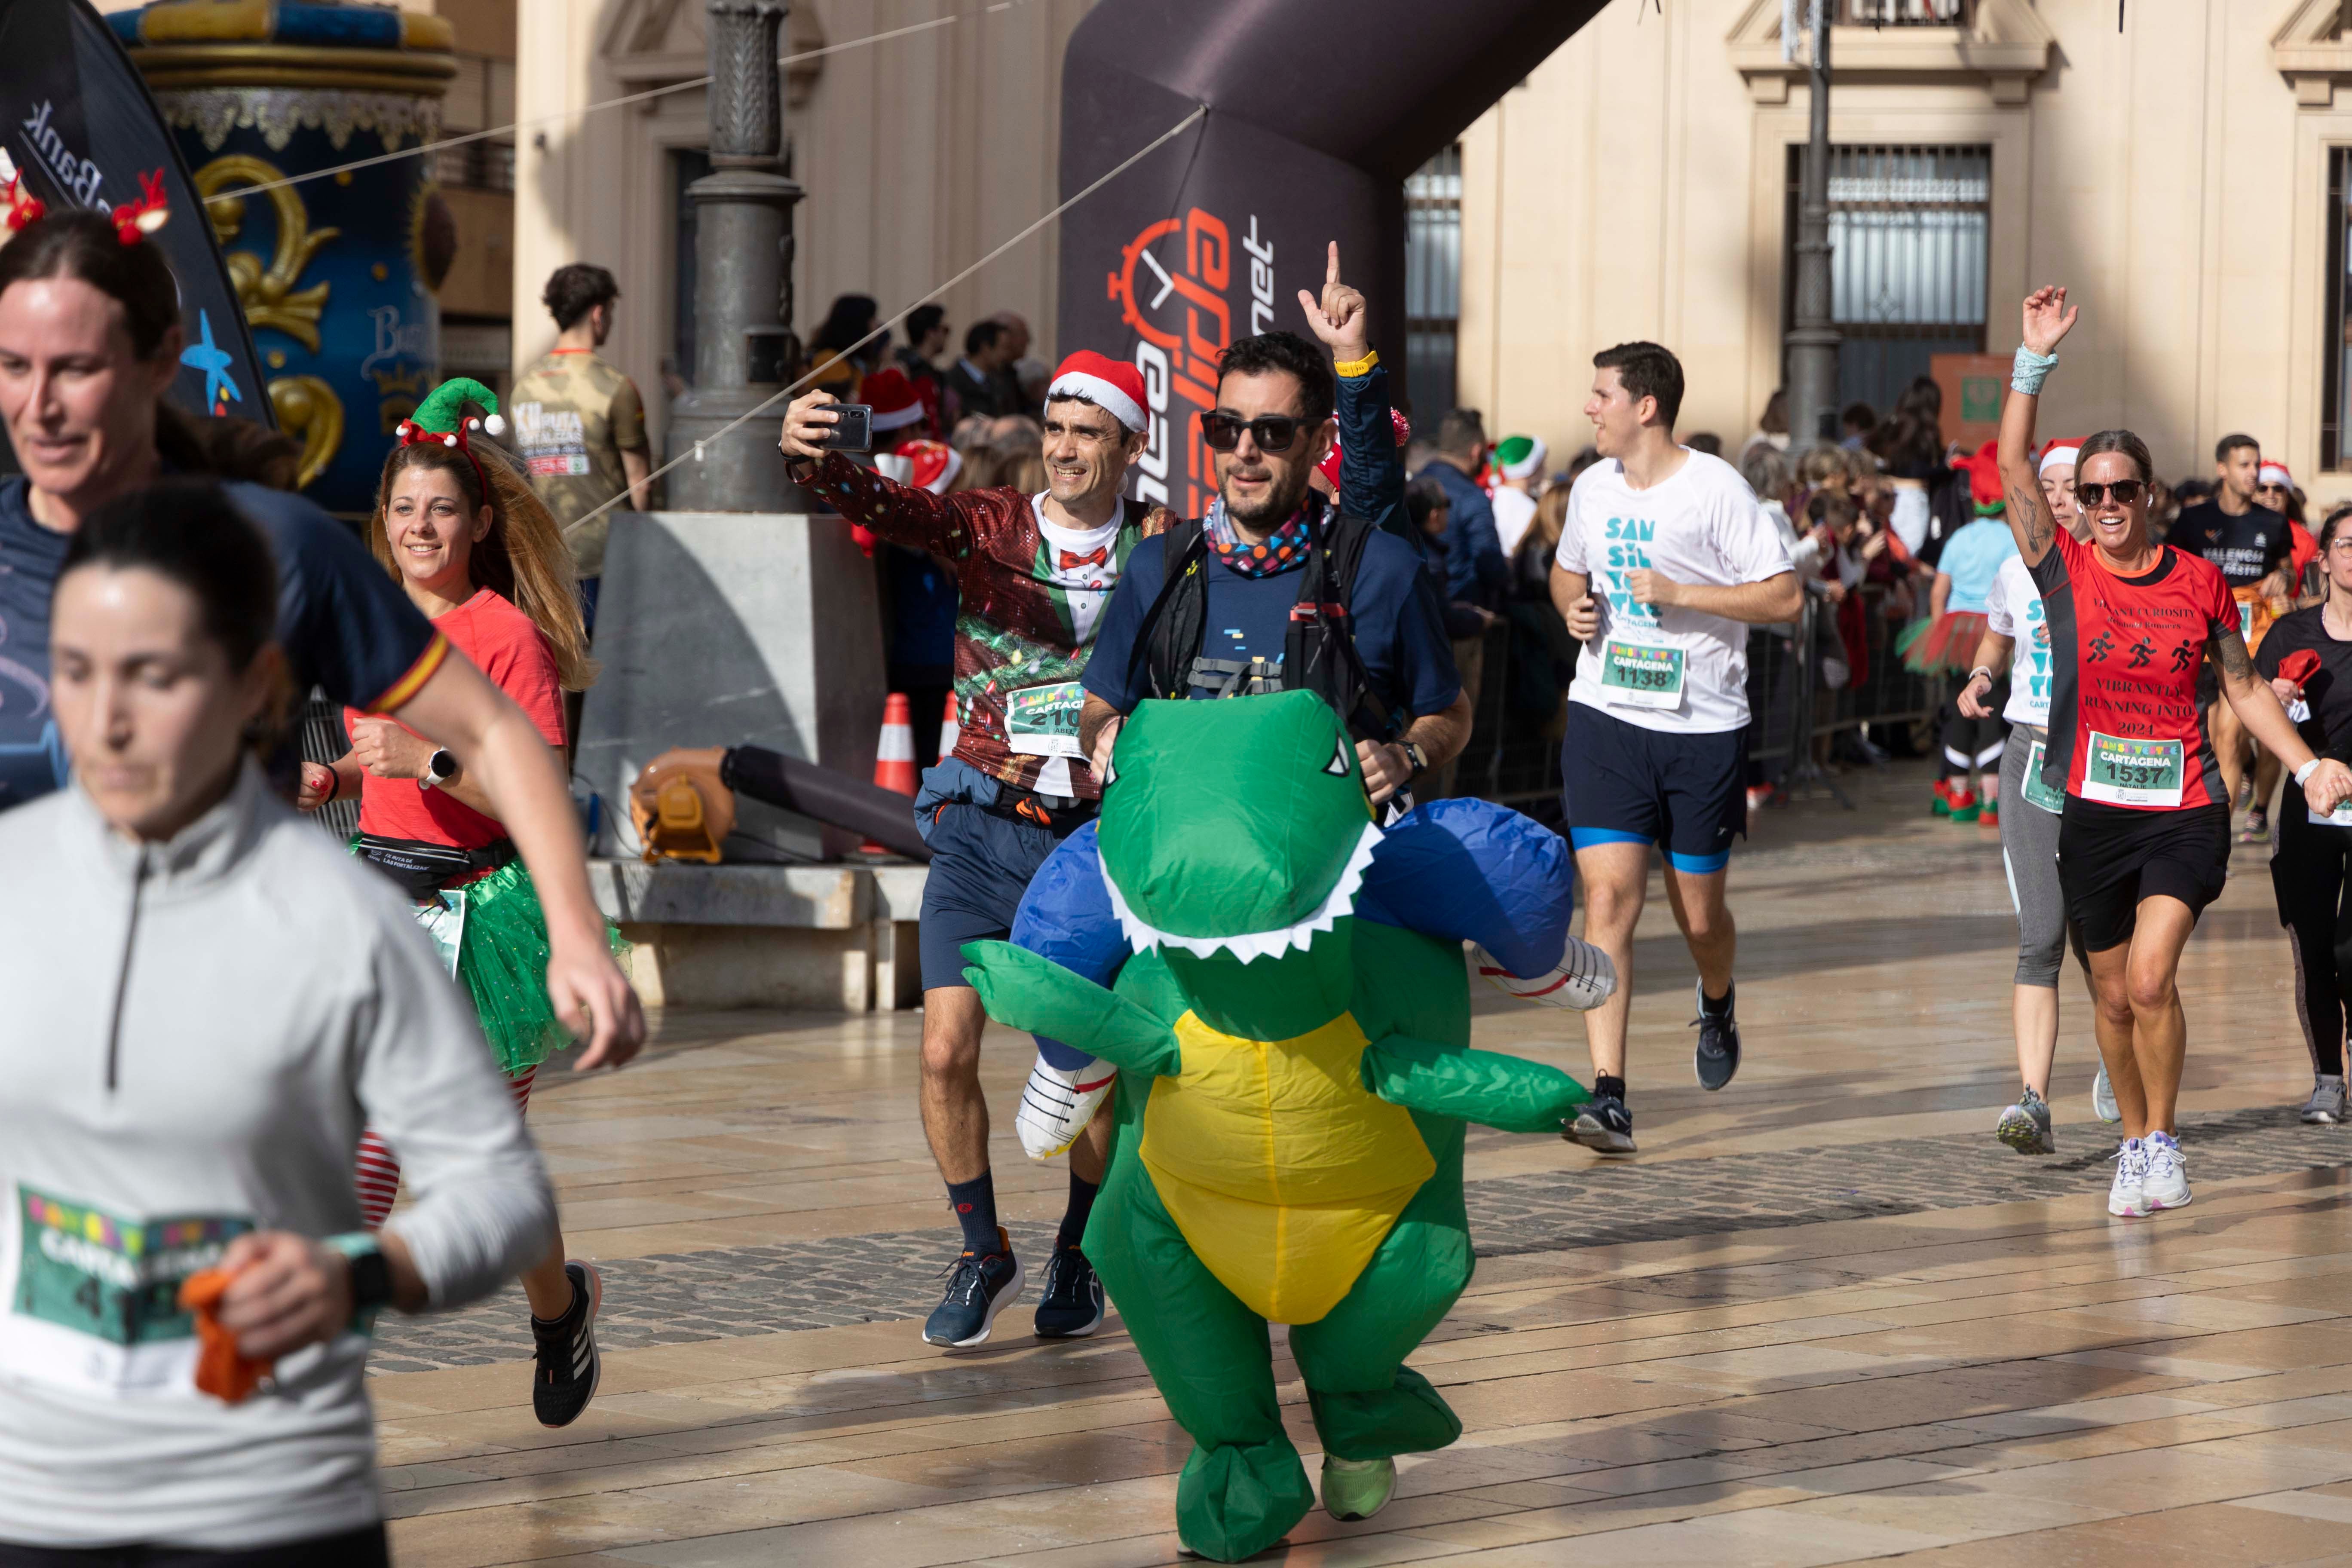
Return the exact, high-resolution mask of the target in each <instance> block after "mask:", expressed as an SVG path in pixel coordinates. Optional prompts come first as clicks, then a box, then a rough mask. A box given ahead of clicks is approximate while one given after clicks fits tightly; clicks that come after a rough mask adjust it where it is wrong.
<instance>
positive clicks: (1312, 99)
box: [1058, 0, 1602, 517]
mask: <svg viewBox="0 0 2352 1568" xmlns="http://www.w3.org/2000/svg"><path fill="white" fill-rule="evenodd" d="M1601 4H1602V0H1446V3H1445V4H1444V5H1432V4H1430V3H1429V0H1218V4H1216V5H1201V4H1199V0H1098V4H1097V5H1095V7H1094V9H1093V10H1091V11H1090V12H1088V13H1087V17H1086V19H1085V20H1084V21H1082V22H1081V23H1079V25H1078V26H1077V29H1076V31H1075V32H1074V33H1073V34H1072V35H1071V38H1070V44H1069V48H1068V51H1067V53H1066V55H1065V57H1064V59H1063V66H1062V132H1061V133H1062V170H1061V188H1062V195H1064V196H1065V197H1068V196H1072V195H1076V194H1077V193H1078V192H1080V191H1082V190H1084V189H1086V187H1087V185H1088V184H1091V183H1092V182H1093V181H1095V180H1097V179H1098V178H1099V177H1101V176H1102V175H1103V174H1106V173H1108V171H1110V170H1111V169H1113V168H1115V167H1116V166H1117V165H1118V163H1120V162H1121V161H1122V160H1124V159H1126V158H1127V157H1129V155H1131V154H1132V153H1134V152H1135V150H1136V149H1137V148H1139V147H1142V146H1145V145H1147V144H1149V143H1150V141H1151V139H1152V138H1153V137H1155V136H1157V135H1159V134H1160V133H1161V132H1164V131H1166V130H1167V129H1168V127H1169V126H1171V125H1173V124H1175V123H1177V122H1178V121H1181V120H1182V119H1183V117H1184V116H1185V115H1186V114H1187V113H1189V112H1191V111H1192V110H1194V109H1196V108H1199V107H1201V106H1203V105H1205V106H1206V107H1207V109H1208V113H1207V115H1206V116H1205V117H1204V118H1203V119H1202V121H1200V122H1199V123H1198V124H1197V125H1195V126H1193V127H1192V129H1191V130H1189V131H1187V132H1185V133H1184V134H1182V135H1181V136H1178V137H1175V138H1174V139H1172V140H1171V141H1170V142H1168V143H1167V144H1166V145H1164V146H1162V147H1160V149H1159V150H1157V151H1156V152H1154V153H1151V155H1150V156H1149V157H1147V158H1145V159H1143V160H1142V161H1141V162H1139V163H1137V164H1136V165H1135V167H1133V168H1132V169H1130V170H1129V171H1128V172H1127V173H1125V174H1121V175H1120V176H1119V177H1118V179H1116V180H1114V181H1112V182H1111V183H1110V184H1108V185H1106V186H1105V187H1104V188H1103V189H1102V190H1100V191H1098V192H1097V193H1096V194H1095V195H1091V196H1089V197H1088V198H1087V200H1086V201H1084V202H1082V203H1080V204H1079V205H1077V206H1076V207H1075V208H1073V209H1072V210H1071V211H1070V212H1069V214H1068V215H1067V216H1065V217H1064V218H1063V219H1062V226H1061V234H1060V237H1059V243H1060V248H1061V258H1060V306H1059V318H1058V326H1059V328H1060V332H1059V342H1058V347H1059V349H1060V352H1062V353H1071V352H1072V351H1074V350H1077V349H1093V350H1096V351H1097V352H1098V353H1106V354H1109V355H1111V356H1112V357H1114V358H1118V359H1131V360H1132V361H1134V363H1136V365H1137V366H1138V367H1139V369H1140V370H1141V371H1142V372H1143V384H1144V388H1145V391H1146V394H1147V395H1148V397H1149V399H1150V405H1151V411H1152V415H1153V419H1152V432H1151V446H1150V450H1149V451H1148V452H1147V453H1146V455H1145V457H1144V458H1143V459H1142V461H1141V462H1140V464H1139V467H1138V470H1137V472H1136V474H1135V475H1134V477H1133V480H1132V483H1133V487H1134V489H1135V490H1136V492H1137V494H1138V495H1139V496H1140V497H1141V498H1143V499H1145V500H1152V501H1164V502H1165V503H1166V504H1168V505H1169V506H1171V507H1172V508H1174V509H1175V510H1177V511H1179V512H1181V514H1183V515H1185V516H1188V517H1199V516H1200V515H1202V511H1203V510H1205V509H1206V506H1207V503H1208V499H1209V495H1210V493H1211V491H1212V489H1213V486H1214V479H1213V468H1212V467H1211V464H1210V460H1209V455H1208V452H1207V450H1206V449H1205V448H1204V447H1202V443H1201V433H1200V420H1199V416H1200V415H1201V414H1202V413H1203V412H1205V411H1206V410H1208V409H1209V408H1212V407H1213V406H1214V405H1215V398H1216V384H1217V378H1216V361H1217V355H1218V353H1220V352H1221V351H1222V350H1223V348H1224V347H1225V345H1226V344H1228V343H1230V342H1233V341H1234V339H1235V338H1241V337H1247V336H1249V335H1250V334H1252V333H1254V332H1262V331H1268V330H1271V329H1273V328H1276V327H1280V328H1284V329H1286V330H1288V331H1297V332H1303V331H1305V330H1306V325H1305V322H1304V321H1303V319H1302V316H1301V312H1300V310H1299V306H1298V291H1299V290H1300V289H1306V290H1307V291H1308V292H1309V293H1310V294H1312V293H1317V292H1319V291H1320V290H1321V289H1322V286H1323V272H1324V257H1325V251H1326V247H1328V245H1329V244H1330V242H1332V241H1334V240H1337V241H1338V242H1339V252H1340V266H1341V269H1342V272H1343V275H1344V276H1345V277H1346V279H1347V280H1348V281H1349V282H1350V283H1352V284H1354V285H1356V286H1357V287H1358V288H1360V289H1362V290H1363V291H1364V295H1365V298H1366V300H1367V301H1368V302H1369V305H1370V317H1371V340H1372V345H1373V346H1374V347H1375V348H1377V349H1380V350H1381V351H1382V363H1385V364H1386V365H1387V366H1388V367H1389V372H1390V379H1391V388H1392V390H1393V391H1394V392H1395V393H1396V394H1397V395H1399V396H1401V397H1402V398H1404V399H1406V400H1408V401H1409V400H1410V399H1411V397H1412V387H1411V386H1410V385H1409V384H1405V382H1404V380H1403V372H1404V361H1405V357H1406V356H1405V353H1404V348H1405V335H1404V328H1405V308H1404V307H1405V298H1404V292H1405V288H1404V285H1405V279H1404V181H1405V179H1406V177H1407V176H1408V175H1410V174H1412V171H1413V170H1414V169H1415V168H1417V167H1419V166H1420V164H1421V163H1423V161H1424V160H1426V159H1427V158H1428V157H1429V156H1430V155H1431V154H1433V153H1436V152H1437V151H1438V150H1440V149H1441V148H1443V147H1444V146H1445V145H1446V144H1447V143H1448V142H1452V141H1453V140H1454V138H1455V137H1456V136H1458V135H1460V134H1461V132H1462V130H1463V128H1464V127H1465V126H1466V125H1468V124H1469V123H1470V122H1471V121H1473V120H1475V119H1476V118H1477V117H1478V115H1479V114H1481V113H1482V112H1484V111H1485V110H1486V107H1487V106H1488V105H1490V104H1492V103H1493V102H1494V101H1495V100H1496V99H1497V98H1498V97H1500V96H1501V95H1502V94H1503V93H1504V92H1506V91H1507V90H1508V89H1510V87H1511V85H1512V84H1513V83H1515V82H1517V81H1518V80H1520V79H1523V78H1525V77H1526V75H1527V73H1528V71H1529V70H1531V69H1533V68H1534V67H1535V66H1536V65H1537V64H1538V63H1539V62H1540V61H1541V60H1542V59H1543V58H1544V57H1545V56H1547V55H1549V54H1550V53H1551V51H1552V50H1553V49H1555V48H1557V47H1559V44H1560V43H1561V41H1562V40H1564V39H1565V38H1567V37H1569V35H1570V34H1571V33H1573V32H1575V31H1576V29H1577V28H1578V27H1580V26H1583V25H1584V23H1585V22H1586V21H1587V20H1588V19H1589V18H1590V17H1591V16H1592V15H1593V14H1594V13H1595V12H1597V11H1598V10H1599V9H1600V8H1601ZM1443 412H1444V410H1443V409H1436V408H1427V409H1422V410H1420V413H1421V416H1422V419H1423V423H1428V422H1429V421H1431V420H1432V419H1433V417H1434V416H1435V415H1437V414H1440V413H1443Z"/></svg>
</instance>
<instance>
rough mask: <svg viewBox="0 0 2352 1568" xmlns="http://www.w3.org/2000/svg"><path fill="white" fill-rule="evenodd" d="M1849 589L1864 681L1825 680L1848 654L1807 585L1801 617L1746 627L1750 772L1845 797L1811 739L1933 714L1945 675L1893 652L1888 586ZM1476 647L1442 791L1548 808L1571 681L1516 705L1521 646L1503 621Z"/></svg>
mask: <svg viewBox="0 0 2352 1568" xmlns="http://www.w3.org/2000/svg"><path fill="white" fill-rule="evenodd" d="M1854 591H1855V592H1856V593H1857V594H1859V595H1861V597H1862V601H1863V606H1864V626H1865V627H1866V632H1865V637H1866V641H1865V644H1864V649H1865V653H1866V660H1865V663H1866V668H1864V670H1863V672H1862V678H1861V679H1859V680H1855V679H1848V680H1847V682H1846V683H1845V685H1844V686H1843V687H1842V688H1841V689H1837V690H1834V691H1833V690H1832V689H1830V688H1829V687H1828V685H1827V684H1826V683H1825V680H1824V673H1825V669H1824V667H1825V665H1826V664H1827V662H1828V660H1829V659H1831V658H1836V659H1838V660H1839V661H1840V662H1848V661H1847V660H1846V658H1845V649H1844V647H1843V642H1842V641H1841V639H1840V637H1839V633H1838V626H1837V619H1836V617H1837V614H1838V611H1837V606H1835V605H1832V604H1830V603H1829V602H1828V601H1827V600H1826V599H1823V598H1822V597H1821V596H1820V595H1817V594H1814V593H1811V592H1808V593H1807V594H1806V595H1805V603H1804V607H1803V609H1802V610H1801V611H1800V612H1799V614H1798V618H1797V619H1796V620H1794V621H1792V622H1789V623H1787V624H1784V625H1775V626H1752V627H1750V628H1749V629H1748V715H1749V718H1748V761H1749V763H1751V764H1752V765H1753V767H1754V768H1755V769H1756V773H1751V774H1750V775H1749V776H1750V777H1751V779H1752V778H1754V777H1756V776H1757V773H1760V774H1761V776H1762V780H1763V782H1765V783H1768V784H1775V785H1783V786H1786V787H1789V788H1790V789H1791V790H1803V789H1821V790H1825V791H1826V793H1828V794H1829V795H1833V796H1835V797H1836V798H1837V799H1838V800H1839V801H1840V802H1842V803H1843V804H1845V805H1848V806H1851V805H1852V802H1850V801H1847V800H1846V798H1845V795H1844V794H1843V791H1841V790H1839V789H1838V787H1837V786H1836V784H1834V783H1832V782H1831V780H1830V779H1829V777H1828V775H1827V774H1826V773H1824V772H1823V771H1822V768H1821V767H1820V765H1819V764H1818V763H1816V762H1815V761H1814V750H1815V746H1814V742H1822V741H1828V740H1831V739H1832V738H1833V737H1835V736H1837V735H1840V734H1843V733H1845V732H1847V731H1863V730H1864V729H1865V728H1867V727H1871V726H1878V727H1881V728H1882V731H1884V730H1886V729H1891V728H1893V727H1895V726H1898V725H1926V724H1929V723H1930V722H1931V721H1933V720H1934V719H1935V717H1936V715H1937V710H1939V709H1940V708H1941V706H1942V705H1943V702H1944V700H1945V698H1946V697H1947V696H1948V688H1949V686H1950V680H1949V679H1948V677H1946V676H1942V675H1936V676H1923V675H1920V674H1917V673H1916V672H1914V671H1912V670H1909V669H1906V668H1904V667H1903V661H1902V659H1901V658H1900V656H1898V655H1897V654H1896V653H1895V642H1896V640H1897V638H1898V637H1899V636H1900V634H1901V632H1902V629H1903V628H1902V626H1900V625H1898V624H1896V623H1894V622H1890V621H1889V620H1888V619H1887V618H1886V616H1885V614H1884V609H1885V601H1886V594H1887V590H1886V589H1885V587H1884V586H1883V585H1881V584H1861V585H1859V586H1858V587H1857V588H1856V589H1855V590H1854ZM1473 646H1475V648H1476V653H1475V656H1474V657H1475V659H1476V661H1477V664H1478V685H1477V700H1476V701H1475V704H1474V705H1473V710H1472V712H1473V719H1472V723H1471V729H1470V743H1469V745H1468V746H1467V747H1465V749H1464V751H1463V753H1462V756H1461V759H1460V760H1459V761H1458V762H1457V763H1455V764H1454V774H1453V778H1452V781H1451V784H1450V786H1449V787H1448V788H1447V789H1446V791H1445V793H1447V794H1451V795H1480V796H1483V797H1485V798H1486V799H1488V800H1492V801H1496V802H1498V803H1499V804H1501V805H1510V806H1516V807H1517V808H1519V809H1520V810H1523V811H1527V812H1528V813H1529V814H1530V815H1535V816H1546V817H1549V811H1548V810H1547V807H1548V806H1552V805H1556V804H1557V802H1558V801H1559V783H1560V780H1559V746H1560V737H1561V735H1562V733H1563V731H1564V730H1565V727H1566V704H1567V693H1566V683H1565V682H1562V683H1561V691H1560V699H1559V706H1558V708H1557V709H1556V710H1555V711H1553V712H1552V713H1551V714H1550V715H1549V716H1548V717H1547V716H1544V715H1541V714H1538V713H1537V712H1534V711H1531V710H1528V709H1527V708H1526V707H1524V706H1514V704H1513V697H1514V695H1515V693H1516V692H1517V682H1516V677H1517V674H1518V673H1519V672H1518V671H1517V669H1516V668H1515V667H1514V664H1513V659H1514V658H1515V656H1516V655H1517V651H1518V649H1519V648H1520V646H1521V645H1520V644H1519V643H1517V642H1516V641H1515V640H1514V639H1513V637H1512V636H1511V630H1510V627H1509V626H1508V625H1507V624H1503V625H1498V626H1493V627H1490V628H1488V630H1487V632H1486V636H1485V637H1483V638H1482V639H1480V640H1479V641H1478V642H1477V643H1475V645H1473ZM1457 647H1459V645H1457ZM1466 651H1467V650H1465V652H1466ZM1462 662H1464V663H1465V665H1466V664H1467V663H1468V662H1469V659H1468V658H1465V659H1464V660H1462ZM1849 668H1851V665H1850V664H1849ZM1465 678H1466V677H1465Z"/></svg>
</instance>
